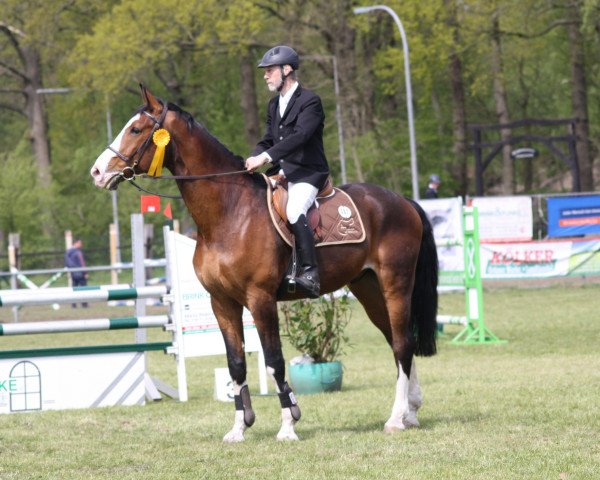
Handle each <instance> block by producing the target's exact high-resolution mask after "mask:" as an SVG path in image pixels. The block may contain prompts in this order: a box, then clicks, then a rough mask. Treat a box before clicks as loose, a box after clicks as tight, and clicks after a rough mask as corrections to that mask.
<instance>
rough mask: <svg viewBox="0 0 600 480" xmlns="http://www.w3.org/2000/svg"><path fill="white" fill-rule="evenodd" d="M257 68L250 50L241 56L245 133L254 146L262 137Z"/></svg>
mask: <svg viewBox="0 0 600 480" xmlns="http://www.w3.org/2000/svg"><path fill="white" fill-rule="evenodd" d="M255 71H256V68H255V66H254V59H253V57H252V56H251V54H250V52H248V53H246V54H245V55H244V56H243V57H242V58H241V63H240V75H241V77H242V78H241V90H240V93H241V106H242V111H243V113H244V134H245V136H246V142H248V145H250V146H254V145H256V142H258V140H259V139H260V137H261V128H260V121H259V115H258V105H257V103H256V82H255V81H254V74H255Z"/></svg>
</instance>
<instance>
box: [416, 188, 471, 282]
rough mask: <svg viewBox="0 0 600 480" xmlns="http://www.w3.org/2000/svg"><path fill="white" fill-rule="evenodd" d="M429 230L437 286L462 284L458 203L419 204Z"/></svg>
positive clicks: (455, 200) (439, 200) (458, 200)
mask: <svg viewBox="0 0 600 480" xmlns="http://www.w3.org/2000/svg"><path fill="white" fill-rule="evenodd" d="M419 205H421V207H423V210H425V213H427V218H429V221H430V222H431V225H432V227H433V236H434V237H435V243H436V245H437V253H438V262H439V266H440V284H441V285H454V284H460V285H462V283H463V278H464V276H463V274H462V272H463V271H464V263H465V262H464V255H463V247H462V243H463V231H462V199H461V198H460V197H454V198H436V199H428V200H419Z"/></svg>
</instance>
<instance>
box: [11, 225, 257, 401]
mask: <svg viewBox="0 0 600 480" xmlns="http://www.w3.org/2000/svg"><path fill="white" fill-rule="evenodd" d="M131 222H132V245H134V248H133V257H134V259H133V260H134V261H133V263H134V286H125V287H124V286H122V285H119V286H115V287H113V286H101V287H79V288H52V289H45V290H43V291H40V290H4V291H2V290H0V307H11V306H24V305H52V304H56V303H75V302H76V303H79V302H107V301H111V300H128V299H135V303H136V305H135V314H136V316H133V317H122V318H113V319H110V318H103V319H91V320H65V321H59V320H57V321H46V322H28V323H4V324H0V336H9V335H31V334H36V333H61V332H90V331H100V330H118V329H135V343H130V344H118V345H101V346H98V345H88V346H76V347H60V348H37V349H28V350H0V413H12V412H25V411H36V410H53V409H65V408H88V407H99V406H110V405H142V404H144V403H145V400H146V399H154V400H157V399H160V398H161V395H160V392H162V393H164V394H166V395H168V396H171V397H173V398H177V399H179V400H180V401H187V398H188V393H187V378H186V369H185V358H186V357H188V356H201V355H216V354H223V353H225V347H224V343H223V339H222V337H221V334H220V332H219V331H218V328H217V325H216V320H215V319H214V317H213V315H212V311H211V309H210V297H209V295H208V293H207V292H206V291H205V290H204V289H203V288H202V286H201V284H200V282H199V281H198V279H197V278H196V276H195V274H194V272H193V267H192V256H193V251H194V245H195V242H194V241H192V240H190V239H188V238H186V237H184V236H183V235H179V234H177V233H175V232H172V231H170V230H169V229H168V228H167V227H165V230H164V236H165V251H166V257H167V285H165V286H145V285H144V284H145V269H144V258H143V248H142V245H143V242H140V240H141V239H142V238H143V236H142V234H141V232H142V231H143V217H142V215H140V214H134V215H132V217H131ZM140 285H141V286H140ZM157 297H158V298H162V299H163V301H165V303H167V304H168V305H169V310H170V313H169V315H154V316H146V315H145V313H146V312H145V310H146V299H147V298H157ZM147 328H163V329H165V330H167V331H169V332H171V336H172V339H171V341H168V342H153V343H151V342H150V343H149V342H147V338H146V337H147V335H146V329H147ZM244 333H245V337H246V351H248V352H250V351H257V352H258V353H259V354H258V366H259V368H258V370H259V377H260V378H259V380H260V391H261V393H263V394H264V393H267V385H266V383H267V382H266V370H265V366H264V357H263V355H262V350H261V348H260V341H259V340H258V334H257V332H256V328H255V327H254V324H253V322H252V318H251V317H250V315H249V313H248V312H245V314H244ZM153 350H159V351H160V350H162V351H164V352H165V353H168V354H172V355H174V356H175V360H176V362H177V383H178V385H177V389H174V388H172V387H170V386H169V385H167V384H165V383H164V382H162V381H160V380H158V379H156V378H152V377H150V375H149V374H148V371H147V365H146V355H145V352H147V351H153Z"/></svg>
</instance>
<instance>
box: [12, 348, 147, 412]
mask: <svg viewBox="0 0 600 480" xmlns="http://www.w3.org/2000/svg"><path fill="white" fill-rule="evenodd" d="M144 371H145V361H144V354H143V353H142V352H123V353H111V354H92V355H78V356H77V357H73V356H70V355H65V356H54V357H31V358H19V359H2V360H0V413H13V412H29V411H36V410H62V409H66V408H90V407H104V406H112V405H143V404H144V403H145V386H144Z"/></svg>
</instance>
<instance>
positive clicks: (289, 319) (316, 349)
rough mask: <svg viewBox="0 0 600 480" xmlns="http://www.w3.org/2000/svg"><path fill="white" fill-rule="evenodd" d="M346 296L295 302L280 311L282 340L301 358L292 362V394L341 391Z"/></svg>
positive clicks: (327, 296)
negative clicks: (340, 357) (285, 338)
mask: <svg viewBox="0 0 600 480" xmlns="http://www.w3.org/2000/svg"><path fill="white" fill-rule="evenodd" d="M348 295H349V292H348V291H347V290H344V291H343V294H342V295H341V296H337V297H336V296H335V295H334V294H328V295H323V296H322V297H320V298H318V299H315V300H308V299H306V300H297V301H295V302H287V303H284V304H283V305H282V307H281V310H282V314H283V318H284V336H286V337H288V339H289V341H290V343H291V344H292V346H293V347H294V348H296V349H297V350H298V351H299V352H301V353H302V354H303V355H302V357H296V358H295V359H292V361H291V362H290V366H289V378H290V383H291V384H292V388H293V389H294V391H295V392H296V393H319V392H328V391H335V390H340V389H341V388H342V364H341V362H340V361H339V360H338V357H339V356H340V355H342V354H343V353H344V347H345V346H346V345H347V344H348V337H347V336H346V335H345V333H344V330H345V328H346V325H348V322H349V320H350V314H351V309H350V304H349V300H348Z"/></svg>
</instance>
